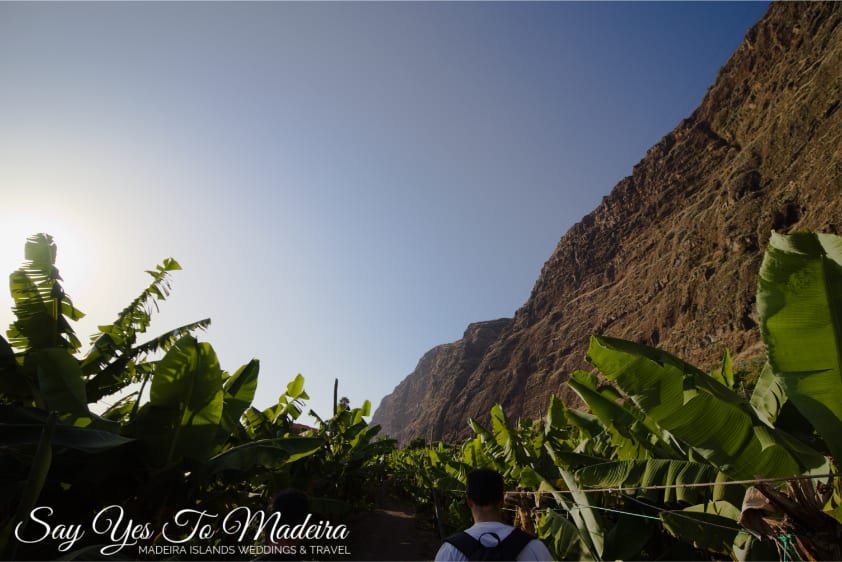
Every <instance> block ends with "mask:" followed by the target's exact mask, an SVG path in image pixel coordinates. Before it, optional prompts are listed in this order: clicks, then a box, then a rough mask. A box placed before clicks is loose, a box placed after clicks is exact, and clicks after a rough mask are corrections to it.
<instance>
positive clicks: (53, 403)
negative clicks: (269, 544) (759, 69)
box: [0, 234, 394, 559]
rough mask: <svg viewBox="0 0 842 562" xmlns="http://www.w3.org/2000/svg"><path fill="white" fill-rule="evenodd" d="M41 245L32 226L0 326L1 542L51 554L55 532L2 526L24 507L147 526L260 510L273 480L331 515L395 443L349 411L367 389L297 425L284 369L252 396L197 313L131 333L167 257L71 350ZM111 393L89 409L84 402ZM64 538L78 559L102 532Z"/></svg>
mask: <svg viewBox="0 0 842 562" xmlns="http://www.w3.org/2000/svg"><path fill="white" fill-rule="evenodd" d="M55 256H56V247H55V244H54V243H53V240H52V238H51V237H50V236H48V235H45V234H39V235H36V236H33V237H31V238H30V239H29V240H28V241H27V243H26V249H25V257H26V262H25V263H24V265H23V267H21V268H20V269H19V270H18V271H16V272H14V273H13V274H12V275H11V281H10V285H11V291H12V296H13V298H14V302H15V305H14V313H15V316H16V318H17V320H16V321H15V322H14V323H13V324H12V326H11V327H10V328H9V330H8V337H9V339H8V341H7V340H6V339H4V338H2V337H0V443H2V448H1V449H0V486H2V494H0V497H2V498H3V500H2V505H0V555H2V556H4V557H5V558H7V559H20V558H35V559H50V558H53V557H55V556H56V554H57V552H56V543H55V541H43V542H40V543H34V544H31V545H28V544H24V543H21V542H20V541H18V540H16V539H15V537H14V536H13V530H14V528H15V527H16V526H17V525H18V524H19V523H22V524H24V525H25V524H26V523H28V522H29V521H28V520H29V514H30V512H31V510H32V509H33V508H35V507H36V506H49V507H50V508H51V509H52V510H53V512H52V514H51V517H52V519H53V520H55V521H61V522H62V523H64V524H71V523H77V524H82V523H84V522H90V521H91V520H92V518H93V517H94V516H95V514H96V513H98V512H99V511H100V510H102V509H103V508H104V507H106V506H109V505H117V506H122V507H123V508H124V509H125V511H126V513H127V515H126V516H127V517H130V518H131V519H132V520H133V521H136V522H137V521H142V522H146V523H148V524H149V529H152V530H155V531H156V532H157V530H159V529H161V526H162V524H163V523H164V522H167V521H170V520H172V518H173V516H174V514H176V513H177V512H178V511H179V510H181V509H184V508H191V509H196V510H207V512H209V513H216V514H219V513H222V514H224V513H226V512H227V511H229V510H230V509H231V508H232V507H235V506H250V507H252V508H253V509H262V508H264V507H265V506H266V504H267V501H268V498H269V497H270V496H271V495H272V493H273V492H274V491H278V490H280V489H283V488H286V487H297V488H300V489H302V490H306V491H307V492H308V493H309V494H310V495H311V497H312V498H313V506H314V508H315V509H317V510H319V512H320V513H324V514H327V515H335V516H339V517H341V516H342V514H343V513H345V512H348V511H350V510H351V509H352V507H355V502H359V500H360V490H361V488H362V482H363V481H364V480H365V478H366V476H367V475H368V474H371V473H372V471H371V470H369V467H368V464H369V463H371V462H374V461H375V460H376V457H377V456H378V455H379V454H380V453H382V452H383V451H386V450H391V449H392V448H393V447H394V443H393V442H392V441H389V440H382V439H381V440H377V439H375V437H376V436H377V432H378V430H379V428H378V427H369V426H368V425H367V424H366V423H365V421H364V420H363V416H365V415H368V413H369V410H370V405H369V404H368V403H366V404H364V406H363V407H362V408H351V407H350V405H349V404H344V405H343V408H342V409H341V411H339V410H338V411H337V413H336V415H335V416H334V417H332V418H330V419H328V420H321V419H318V420H317V421H318V424H317V427H315V428H308V427H306V426H301V425H296V420H297V419H298V418H299V416H300V415H301V413H302V410H303V408H304V401H306V400H307V399H308V396H307V394H306V393H305V391H304V378H303V377H302V376H301V375H298V376H297V377H296V378H295V379H294V380H293V381H292V382H290V383H289V385H287V388H286V392H284V393H283V394H282V395H281V396H280V397H279V399H278V402H277V404H276V405H275V406H272V407H269V408H267V409H265V410H262V411H261V410H258V409H256V408H255V407H253V406H252V405H251V403H252V400H253V398H254V393H255V390H256V388H257V379H258V371H259V364H258V362H257V361H256V360H253V361H251V362H249V363H248V364H246V365H244V366H242V367H240V368H239V369H238V370H237V371H235V372H234V373H233V374H229V373H228V372H226V371H224V370H223V369H222V368H221V367H220V365H219V362H218V360H217V358H216V354H215V353H214V350H213V347H211V345H210V344H208V343H204V342H199V341H198V340H197V339H196V338H195V336H194V334H195V332H197V331H198V330H201V329H203V328H205V327H206V326H208V325H209V323H210V321H209V320H201V321H199V322H195V323H192V324H189V325H187V326H182V327H179V328H176V329H174V330H170V331H168V332H166V333H164V334H163V335H160V336H158V337H154V338H151V339H149V340H147V341H145V342H143V343H139V342H138V338H139V337H140V336H141V335H142V334H144V333H145V331H146V330H147V328H148V327H149V326H150V322H151V312H152V309H153V308H155V309H157V307H158V305H159V304H160V303H161V302H163V301H164V300H166V298H167V297H168V296H169V292H170V284H169V276H170V273H171V272H172V271H175V270H178V269H180V268H179V265H178V263H176V262H175V261H174V260H172V259H168V260H165V261H164V262H163V263H162V264H161V265H160V266H158V267H157V268H156V269H155V270H153V271H150V272H149V274H150V275H151V276H152V282H151V284H150V285H149V286H148V287H147V288H146V289H145V290H144V291H143V292H142V293H141V294H140V296H138V297H137V298H136V299H134V300H133V301H132V302H131V303H130V304H129V306H127V307H126V308H125V309H124V310H123V311H121V312H120V313H119V314H118V316H117V319H116V320H115V321H114V322H113V323H112V324H109V325H105V326H100V328H99V330H100V331H99V333H98V334H96V335H95V336H94V337H93V338H92V340H91V347H90V350H89V351H88V352H87V353H86V354H84V355H79V350H80V348H81V344H80V342H79V340H78V338H77V337H76V335H75V333H74V331H73V328H72V326H71V324H70V321H71V320H75V319H77V318H80V317H81V316H82V313H81V312H80V311H79V310H78V309H77V308H75V306H74V305H73V304H72V302H71V300H70V298H69V297H68V296H67V295H66V294H65V293H64V291H63V289H62V287H61V284H60V276H59V273H58V270H57V269H56V267H55ZM147 388H148V394H147V393H146V392H144V391H145V389H147ZM118 398H119V400H117V399H118ZM115 400H116V403H115V404H114V405H113V406H112V407H110V408H108V409H107V410H106V411H105V412H103V413H102V414H101V415H98V414H96V413H94V411H92V409H91V406H92V405H93V404H95V403H97V402H99V401H104V402H114V401H115ZM314 475H318V477H315V476H314ZM92 490H94V491H95V492H94V493H92ZM24 530H25V529H24ZM24 534H25V533H24ZM34 536H38V535H37V534H36V535H34ZM92 538H97V539H100V540H102V541H105V540H106V538H105V537H96V536H94V537H92ZM142 538H143V539H144V540H145V541H146V542H147V543H156V542H159V541H161V536H160V535H152V536H145V535H144V536H143V537H142ZM170 538H172V534H170ZM196 540H198V539H196ZM214 540H215V541H217V542H218V541H225V540H233V537H230V536H220V537H216V538H215V539H214ZM199 542H200V543H201V544H204V545H207V544H209V542H208V541H207V540H203V541H199ZM185 544H190V542H187V543H185ZM210 544H214V543H210ZM73 548H74V549H75V550H73V551H72V552H71V554H72V555H73V556H81V557H83V558H91V557H94V556H97V555H98V553H100V552H99V549H100V548H101V545H99V544H93V543H91V542H90V541H87V542H86V541H79V542H78V543H76V544H73ZM133 552H135V551H133V550H132V549H131V548H127V549H124V550H122V551H121V554H122V555H123V556H127V557H128V558H136V554H133ZM63 554H64V555H67V553H66V552H65V553H63Z"/></svg>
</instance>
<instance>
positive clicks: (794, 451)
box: [392, 233, 842, 560]
mask: <svg viewBox="0 0 842 562" xmlns="http://www.w3.org/2000/svg"><path fill="white" fill-rule="evenodd" d="M758 309H759V312H760V318H761V326H762V335H763V339H764V341H765V343H766V346H767V349H768V354H769V362H768V365H767V366H766V367H765V368H764V369H763V370H762V371H761V373H760V376H759V378H758V379H757V382H756V385H755V386H754V389H753V392H752V394H751V395H750V397H748V398H747V397H746V396H745V394H743V392H741V391H740V392H738V390H743V389H742V388H740V387H741V385H740V380H739V379H740V377H739V373H737V372H735V371H734V370H733V367H732V365H731V358H730V355H729V354H728V353H727V352H726V355H725V357H724V359H723V363H722V367H721V368H720V369H717V370H715V371H714V372H712V373H709V374H708V373H705V372H703V371H702V370H700V369H698V368H697V367H694V366H693V365H690V364H688V363H686V362H684V361H682V360H680V359H678V358H677V357H674V356H672V355H670V354H668V353H666V352H664V351H662V350H658V349H654V348H650V347H647V346H644V345H640V344H637V343H633V342H629V341H623V340H617V339H613V338H608V337H600V336H594V337H593V338H592V340H591V344H590V349H589V351H588V355H587V360H588V361H589V362H590V363H591V364H592V365H593V367H594V369H595V372H596V373H598V375H597V374H592V373H587V372H583V371H578V372H575V373H572V374H571V375H570V378H569V381H568V384H569V385H570V387H571V388H572V389H573V390H574V391H576V393H577V394H578V395H579V396H580V397H581V398H582V400H583V401H584V402H585V404H587V406H588V408H587V410H586V411H576V410H571V409H568V408H567V407H565V406H564V404H562V403H561V402H559V401H558V400H555V399H553V400H552V401H551V403H550V405H549V409H548V412H547V416H546V418H545V419H543V420H537V421H532V420H520V421H518V422H516V423H515V422H512V421H511V420H509V419H507V418H506V416H505V414H504V412H503V411H502V409H501V408H500V407H499V406H496V407H495V408H493V409H492V411H491V427H490V428H486V427H483V426H482V425H480V424H479V423H477V422H476V421H473V420H472V421H471V424H472V426H473V429H474V431H475V433H476V437H475V438H473V439H471V440H469V441H467V442H465V443H464V444H462V446H461V447H445V446H444V445H438V446H437V447H431V448H428V449H426V450H424V449H419V448H417V447H416V448H414V449H411V450H405V451H400V452H396V453H395V454H394V455H393V459H392V465H393V467H394V470H395V471H396V474H397V475H398V477H399V478H401V479H402V480H403V481H404V482H405V486H406V487H407V489H409V490H411V494H412V495H413V496H414V497H415V498H417V500H418V501H419V502H421V503H422V504H425V503H426V504H427V505H429V506H431V507H433V508H434V509H435V511H436V514H437V515H438V519H439V521H440V522H441V523H442V525H443V527H447V528H448V529H447V530H448V531H449V530H450V528H453V527H459V526H464V525H467V524H468V523H469V522H470V521H469V518H468V514H467V513H466V511H465V509H464V508H463V507H462V501H463V500H462V497H461V494H460V493H459V490H461V489H462V488H463V483H464V479H465V475H466V473H467V471H468V470H469V469H470V468H471V467H475V466H480V465H484V466H492V467H494V468H497V469H498V470H500V471H501V472H502V473H503V474H504V475H505V477H506V478H507V480H508V482H509V485H510V487H511V489H513V490H517V491H518V492H517V493H516V495H515V499H516V501H513V502H511V506H512V508H513V509H514V510H515V511H516V512H517V514H518V517H519V518H520V520H521V522H523V518H524V517H523V516H524V515H527V516H528V517H529V518H530V519H531V523H532V524H533V525H534V529H535V530H536V531H537V532H538V534H539V535H540V536H541V538H543V539H544V540H545V542H546V543H547V545H548V546H550V547H551V549H552V550H553V551H554V553H555V555H556V556H557V557H558V558H559V559H582V560H614V559H682V560H687V559H710V558H711V557H721V556H723V555H725V556H729V557H731V558H733V559H736V560H748V559H769V558H774V557H777V556H778V555H780V556H781V557H782V558H783V557H790V558H791V557H792V556H793V555H795V556H800V557H802V558H803V559H807V556H809V552H811V550H810V549H813V550H812V552H814V553H815V552H817V551H821V549H822V545H821V544H819V545H818V546H816V545H815V544H813V543H816V542H821V540H825V541H826V542H827V541H833V540H836V539H835V538H834V537H836V538H838V537H840V536H842V535H839V529H840V528H839V525H838V522H839V521H842V510H840V508H839V506H840V503H842V487H840V482H839V478H838V477H828V476H826V475H828V474H835V473H836V469H837V467H836V463H835V459H838V454H839V452H840V448H842V431H840V424H842V410H840V397H842V374H841V373H842V371H840V366H842V239H840V238H838V237H835V236H828V235H815V234H809V233H804V234H797V235H793V236H781V235H777V234H773V236H772V239H771V243H770V248H769V250H768V252H767V254H766V258H765V260H764V262H763V267H762V270H761V273H760V280H759V289H758ZM811 475H812V476H815V478H814V479H810V480H807V481H806V482H808V484H807V485H806V488H805V489H809V490H811V491H812V492H811V495H812V496H814V497H816V498H818V501H819V503H818V504H817V505H818V506H819V507H820V508H821V510H816V511H817V513H815V514H814V513H809V512H806V514H807V516H809V518H810V520H811V521H813V520H815V521H819V523H820V524H821V526H822V527H829V528H830V530H831V533H830V537H829V539H828V538H825V537H824V536H822V537H820V538H816V537H810V536H809V534H810V532H811V531H812V529H810V528H809V525H806V524H804V522H803V521H798V520H795V518H794V515H793V514H791V513H790V514H787V517H789V518H790V519H789V520H787V519H786V518H784V521H783V523H781V525H780V527H778V529H786V530H792V531H793V532H792V533H784V532H783V531H782V530H779V531H777V534H773V535H772V536H771V537H764V540H760V539H761V537H762V535H761V534H760V533H758V532H756V531H752V532H749V530H747V529H746V528H744V527H743V526H741V524H740V520H741V508H742V503H743V498H744V496H745V495H746V490H747V489H748V488H749V486H750V485H751V484H752V483H753V482H755V481H758V482H759V481H768V482H771V483H772V484H780V485H782V484H783V482H782V481H784V480H787V479H788V478H789V479H791V478H798V477H806V476H811ZM796 503H797V502H796ZM801 509H806V507H805V506H804V505H802V506H801ZM820 511H824V512H825V514H826V515H822V513H821V512H820ZM796 515H797V514H796ZM777 517H778V518H779V519H780V518H781V517H783V516H782V515H781V514H779V515H777ZM831 518H835V522H834V521H833V519H831ZM527 526H528V525H527ZM798 533H800V536H799V535H798ZM796 539H797V540H796ZM810 541H812V542H810ZM837 542H838V541H837ZM793 544H795V545H796V546H792V545H793ZM805 545H806V546H805ZM830 546H831V547H832V546H833V545H830ZM831 551H832V548H831Z"/></svg>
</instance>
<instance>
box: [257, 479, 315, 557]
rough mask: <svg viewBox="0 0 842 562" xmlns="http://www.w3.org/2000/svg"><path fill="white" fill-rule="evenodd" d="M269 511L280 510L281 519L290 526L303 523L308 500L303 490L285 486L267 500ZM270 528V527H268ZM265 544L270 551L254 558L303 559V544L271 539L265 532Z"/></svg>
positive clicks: (308, 511)
mask: <svg viewBox="0 0 842 562" xmlns="http://www.w3.org/2000/svg"><path fill="white" fill-rule="evenodd" d="M269 510H270V512H271V513H277V512H280V514H281V520H282V521H283V522H284V524H286V525H289V526H290V527H292V526H295V525H298V524H301V523H304V522H305V521H306V520H307V515H308V514H309V513H310V501H309V500H308V499H307V495H306V494H305V493H304V492H301V491H299V490H296V489H294V488H287V489H286V490H283V491H281V492H278V493H277V494H275V496H274V497H272V499H271V500H270V502H269ZM270 530H271V527H270ZM266 542H267V546H268V547H269V549H270V552H267V553H265V554H263V555H262V556H258V557H257V558H255V560H286V561H296V560H304V559H305V558H304V555H305V552H304V551H303V548H304V547H303V546H301V545H298V544H296V542H295V541H290V540H287V539H279V540H273V539H272V537H271V534H270V533H268V532H267V537H266Z"/></svg>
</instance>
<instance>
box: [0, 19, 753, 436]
mask: <svg viewBox="0 0 842 562" xmlns="http://www.w3.org/2000/svg"><path fill="white" fill-rule="evenodd" d="M766 8H767V4H766V3H745V2H744V3H724V2H722V3H719V2H717V3H566V2H555V3H503V2H499V3H479V2H467V3H449V2H438V3H403V2H393V3H386V2H383V3H381V2H374V3H354V2H349V3H284V2H258V3H237V2H232V3H222V2H214V3H198V2H187V3H145V2H139V3H122V2H117V3H108V2H103V3H75V2H71V3H6V2H2V3H0V77H2V88H0V124H2V126H0V197H2V204H0V268H2V269H3V271H4V272H9V273H10V272H11V271H12V270H13V269H14V268H16V267H17V266H18V265H19V264H20V262H21V261H22V258H23V246H24V243H25V239H26V236H27V235H29V234H32V233H35V232H40V231H46V232H49V233H51V234H52V235H53V236H54V237H55V238H56V241H57V244H58V248H59V255H58V266H59V268H60V270H61V272H62V275H63V277H64V280H65V288H66V290H67V291H68V293H69V294H70V295H71V297H72V298H73V300H74V303H75V304H76V305H77V306H78V307H79V308H81V309H82V310H83V311H85V312H86V313H87V317H86V318H85V319H83V320H82V321H80V322H79V323H77V326H76V329H77V333H78V334H79V335H80V336H83V337H85V338H86V337H87V336H88V335H90V334H92V333H93V332H94V331H95V330H96V326H97V325H98V324H103V323H107V322H110V321H111V320H113V318H114V317H115V315H116V313H117V312H118V311H119V310H121V309H122V308H123V307H124V306H125V305H126V304H127V303H128V302H129V301H131V299H132V298H134V297H135V296H136V295H137V294H138V293H139V292H140V291H141V290H142V288H143V287H145V285H146V284H147V281H148V277H146V275H145V274H144V273H143V271H144V270H145V269H150V268H152V267H154V265H155V264H157V263H159V262H160V261H161V260H162V259H163V258H165V257H168V256H172V257H174V258H176V259H177V260H178V261H179V262H180V263H181V265H182V266H183V268H184V271H181V272H177V273H176V274H175V276H174V292H173V295H172V296H171V298H170V300H169V301H168V302H167V303H165V304H164V306H163V308H162V310H161V313H160V314H159V315H158V316H157V317H156V320H155V323H154V324H153V328H152V333H159V332H163V331H165V330H167V329H170V328H172V327H174V326H176V325H180V324H184V323H187V322H190V321H193V320H196V319H199V318H204V317H208V316H209V317H211V318H212V320H213V325H212V327H211V328H210V330H209V331H208V332H207V333H205V334H202V335H201V338H202V339H204V340H206V341H210V342H211V344H212V345H213V346H214V348H215V349H216V351H217V353H218V354H219V356H220V361H221V364H222V366H223V368H225V369H226V370H228V371H231V372H233V371H234V370H236V369H237V368H238V367H239V366H240V365H242V364H243V363H245V362H247V361H249V360H250V359H251V358H253V357H256V358H258V359H260V361H261V376H260V383H259V387H258V395H257V398H256V404H257V405H259V406H262V407H265V406H268V405H269V404H271V403H273V402H274V401H275V400H276V399H277V396H278V395H279V394H280V393H281V392H282V391H283V389H284V388H285V385H286V383H287V382H288V381H289V380H291V379H292V378H293V377H294V376H295V375H296V374H297V373H301V374H303V375H304V377H305V379H306V385H305V387H306V389H307V391H308V392H309V394H310V396H311V401H310V406H311V407H313V408H315V409H316V410H317V411H318V412H320V413H321V414H323V415H325V414H327V413H328V412H329V410H330V403H331V400H332V388H333V380H334V378H335V377H338V378H339V381H340V382H339V393H340V395H344V396H347V397H348V398H349V399H350V400H351V403H352V404H353V405H359V404H360V403H361V402H362V401H363V400H365V399H369V400H371V401H372V404H373V406H375V407H376V406H377V404H378V403H379V401H380V399H381V398H382V397H383V396H384V395H386V394H388V393H389V392H391V391H392V389H393V388H394V387H395V386H396V385H397V384H398V383H399V382H400V381H401V380H402V379H403V378H404V377H405V376H406V375H407V374H409V373H410V372H411V371H412V370H413V369H414V367H415V364H416V363H417V361H418V359H419V358H420V357H421V355H422V354H423V353H424V352H425V351H427V350H428V349H430V348H431V347H433V346H435V345H438V344H441V343H446V342H449V341H453V340H456V339H458V338H459V337H461V335H462V332H463V331H464V329H465V327H466V326H467V324H468V323H470V322H475V321H480V320H488V319H493V318H498V317H502V316H511V315H512V314H514V312H515V310H516V309H517V308H519V307H520V306H521V305H522V304H523V303H524V302H525V301H526V300H527V298H528V297H529V293H530V291H531V289H532V286H533V284H534V282H535V280H536V279H537V278H538V274H539V273H540V270H541V267H542V265H543V263H544V262H545V261H546V260H547V259H548V258H549V256H550V254H551V253H552V251H553V249H554V248H555V245H556V243H557V242H558V240H559V238H560V237H561V236H562V235H563V234H564V233H565V232H566V231H567V230H568V229H569V228H570V227H571V226H572V225H573V224H575V223H576V222H577V221H578V220H579V219H581V218H582V216H584V215H585V214H587V213H589V212H590V211H591V210H593V208H595V207H596V206H597V205H598V204H599V202H600V200H601V199H602V197H603V196H605V195H607V194H608V193H609V191H610V190H611V188H612V187H613V186H614V185H615V184H616V183H617V182H618V181H619V180H620V179H621V178H623V177H624V176H626V175H629V174H630V172H631V169H632V166H634V164H636V163H637V162H638V161H639V160H640V159H641V158H642V157H643V156H644V154H645V152H646V150H647V149H648V148H649V147H650V146H651V145H653V144H655V143H656V142H657V141H658V140H659V139H660V138H661V137H662V136H664V135H665V134H666V133H668V132H669V131H670V130H672V129H673V128H674V127H675V126H676V125H677V124H678V123H679V121H680V120H681V119H683V118H684V117H687V116H688V115H689V114H690V113H691V112H692V111H693V109H695V108H696V106H697V105H698V104H699V102H700V101H701V99H702V96H703V95H704V93H705V91H706V89H707V88H708V87H709V86H710V85H711V84H712V83H713V80H714V78H715V76H716V73H717V71H718V70H719V68H720V67H721V66H722V65H723V64H724V63H725V61H726V60H727V59H728V57H729V56H730V54H731V53H732V52H733V50H734V49H735V48H736V47H737V46H738V45H739V43H740V41H741V40H742V38H743V36H744V35H745V33H746V31H747V30H748V29H749V27H750V26H751V25H753V24H754V23H755V22H756V21H757V20H758V19H759V18H760V17H761V15H762V14H763V13H764V12H765V11H766ZM10 306H11V301H10V297H9V296H8V291H3V292H2V293H0V326H2V327H3V329H5V327H6V326H8V324H9V322H10V321H11V314H10ZM303 421H305V422H306V421H307V420H303Z"/></svg>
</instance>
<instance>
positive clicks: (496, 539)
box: [436, 468, 553, 561]
mask: <svg viewBox="0 0 842 562" xmlns="http://www.w3.org/2000/svg"><path fill="white" fill-rule="evenodd" d="M465 496H466V499H467V502H468V507H469V508H470V509H471V515H472V516H473V518H474V524H473V526H471V527H468V528H467V529H465V530H464V531H463V532H461V533H456V534H455V535H451V536H449V537H447V538H446V539H445V542H444V543H443V544H442V545H441V548H439V551H438V552H437V553H436V560H441V561H447V560H520V561H527V560H536V561H538V560H539V561H543V560H552V559H553V557H552V555H551V554H550V551H549V550H547V547H546V546H545V545H544V543H542V542H541V541H540V540H538V539H537V538H535V537H534V536H532V535H530V534H529V533H526V532H524V531H521V530H520V529H516V528H515V527H512V526H511V525H506V524H505V523H503V522H502V521H501V518H502V517H501V515H502V509H503V477H502V476H501V475H500V473H499V472H497V471H496V470H492V469H490V468H478V469H476V470H473V471H471V472H470V473H468V483H467V486H466V488H465Z"/></svg>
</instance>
